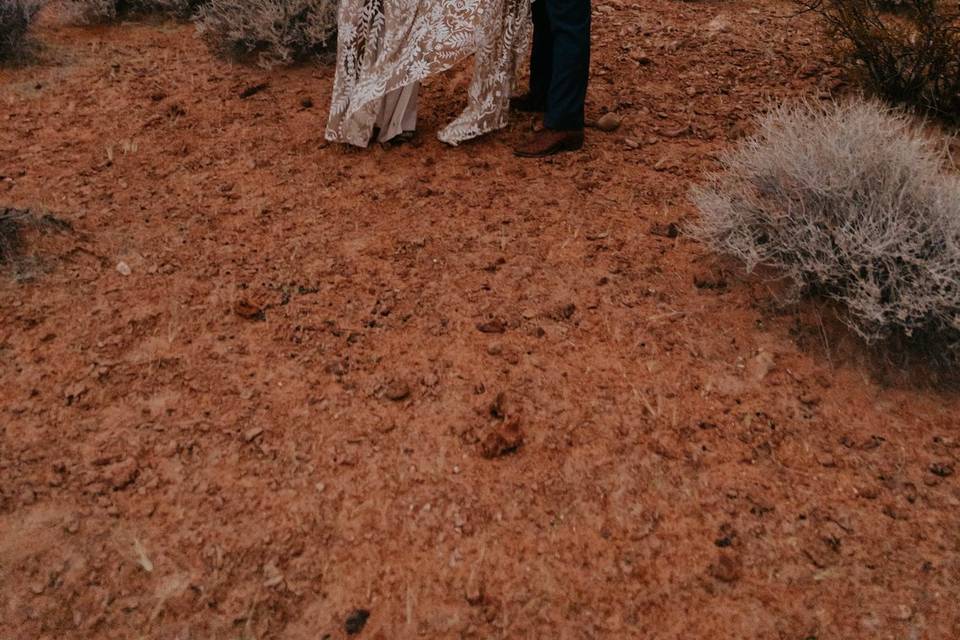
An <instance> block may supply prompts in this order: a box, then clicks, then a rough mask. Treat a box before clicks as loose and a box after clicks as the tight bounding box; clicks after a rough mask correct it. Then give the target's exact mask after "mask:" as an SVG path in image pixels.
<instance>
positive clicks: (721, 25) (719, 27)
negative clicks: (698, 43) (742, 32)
mask: <svg viewBox="0 0 960 640" xmlns="http://www.w3.org/2000/svg"><path fill="white" fill-rule="evenodd" d="M730 29H731V25H730V18H728V17H727V16H726V14H723V13H721V14H720V15H718V16H717V17H715V18H714V19H713V20H711V21H710V22H708V23H707V31H709V32H710V33H711V34H714V35H716V34H718V33H727V32H728V31H730Z"/></svg>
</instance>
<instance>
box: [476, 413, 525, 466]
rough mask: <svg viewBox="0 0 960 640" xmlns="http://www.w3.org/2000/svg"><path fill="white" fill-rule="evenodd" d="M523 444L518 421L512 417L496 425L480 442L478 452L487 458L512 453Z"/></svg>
mask: <svg viewBox="0 0 960 640" xmlns="http://www.w3.org/2000/svg"><path fill="white" fill-rule="evenodd" d="M521 445H523V431H522V429H521V428H520V421H519V420H518V419H517V418H512V419H510V420H507V421H506V422H503V423H501V424H499V425H496V427H495V428H494V430H493V431H491V432H490V433H488V434H487V436H486V437H485V438H484V439H483V442H481V444H480V454H481V455H482V456H483V457H484V458H487V459H488V460H490V459H493V458H500V457H502V456H505V455H508V454H511V453H514V452H515V451H517V449H519V448H520V447H521Z"/></svg>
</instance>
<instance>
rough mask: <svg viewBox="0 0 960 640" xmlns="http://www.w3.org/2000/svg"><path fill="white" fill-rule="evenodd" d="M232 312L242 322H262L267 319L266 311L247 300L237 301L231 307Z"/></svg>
mask: <svg viewBox="0 0 960 640" xmlns="http://www.w3.org/2000/svg"><path fill="white" fill-rule="evenodd" d="M233 311H234V313H236V314H237V315H238V316H240V317H241V318H243V319H244V320H253V321H255V322H263V321H264V320H266V319H267V313H266V311H264V310H263V309H262V308H260V307H258V306H257V305H255V304H253V303H251V302H249V301H248V300H237V303H236V304H235V305H233Z"/></svg>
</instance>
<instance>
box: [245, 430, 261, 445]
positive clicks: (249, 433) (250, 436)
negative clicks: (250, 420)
mask: <svg viewBox="0 0 960 640" xmlns="http://www.w3.org/2000/svg"><path fill="white" fill-rule="evenodd" d="M261 435H263V427H252V428H250V429H247V430H246V431H244V432H243V441H244V442H253V441H254V440H256V439H257V438H259V437H260V436H261Z"/></svg>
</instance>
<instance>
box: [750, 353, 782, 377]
mask: <svg viewBox="0 0 960 640" xmlns="http://www.w3.org/2000/svg"><path fill="white" fill-rule="evenodd" d="M776 365H777V363H776V360H774V358H773V355H771V354H770V353H767V352H766V351H760V352H759V353H758V354H757V355H755V356H754V357H753V358H751V359H750V362H748V363H747V375H748V376H749V377H750V379H751V380H755V381H757V382H761V381H762V380H763V379H764V378H766V377H767V376H768V375H769V374H770V372H771V371H773V368H774V367H775V366H776Z"/></svg>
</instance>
